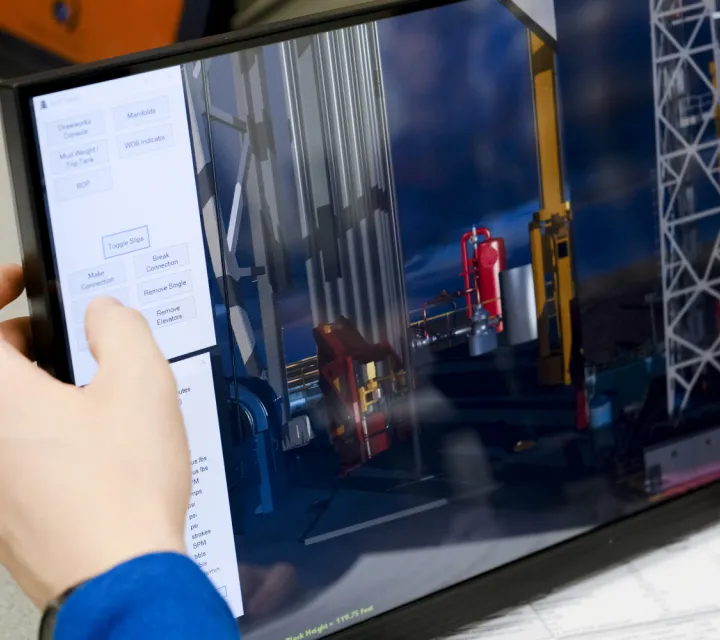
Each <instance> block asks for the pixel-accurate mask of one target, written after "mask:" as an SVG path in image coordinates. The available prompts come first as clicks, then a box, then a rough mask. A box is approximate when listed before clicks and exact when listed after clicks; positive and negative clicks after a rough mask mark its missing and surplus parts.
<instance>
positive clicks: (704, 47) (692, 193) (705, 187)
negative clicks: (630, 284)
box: [650, 0, 720, 415]
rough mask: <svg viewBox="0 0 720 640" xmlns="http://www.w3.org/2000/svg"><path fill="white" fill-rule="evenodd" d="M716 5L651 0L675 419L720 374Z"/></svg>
mask: <svg viewBox="0 0 720 640" xmlns="http://www.w3.org/2000/svg"><path fill="white" fill-rule="evenodd" d="M717 3H718V0H699V1H698V0H650V22H651V37H652V64H653V83H654V100H655V104H654V106H655V135H656V146H657V181H658V188H657V197H658V217H659V231H660V255H661V279H662V289H663V313H664V332H665V348H666V369H667V406H668V413H669V414H670V415H674V414H677V413H678V412H682V410H683V409H684V408H685V407H686V406H687V403H688V401H689V400H690V398H691V397H692V394H693V392H694V391H695V390H696V388H698V385H699V383H700V381H701V380H702V378H703V376H704V375H705V374H706V373H707V372H709V371H710V369H712V368H714V369H716V370H717V371H718V372H720V335H719V334H718V330H717V318H718V315H717V312H718V309H719V308H720V183H719V182H718V166H719V154H720V138H719V137H718V130H717V122H718V117H717V116H718V89H717V86H716V84H717V83H716V81H715V69H717V68H718V62H719V61H720V60H719V54H720V51H719V50H718V38H717V25H716V24H715V22H716V20H717V19H718V16H720V14H719V13H718V6H717ZM713 315H714V318H715V319H713Z"/></svg>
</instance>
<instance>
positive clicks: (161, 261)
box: [135, 243, 190, 278]
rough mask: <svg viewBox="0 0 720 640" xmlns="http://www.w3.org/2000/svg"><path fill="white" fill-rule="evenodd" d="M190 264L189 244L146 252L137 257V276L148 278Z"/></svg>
mask: <svg viewBox="0 0 720 640" xmlns="http://www.w3.org/2000/svg"><path fill="white" fill-rule="evenodd" d="M188 262H190V254H189V252H188V246H187V243H183V244H176V245H174V246H172V247H165V248H164V249H155V250H153V251H145V252H143V253H139V254H137V255H136V256H135V275H136V276H137V277H138V278H147V277H148V276H153V275H158V274H160V273H163V272H164V271H169V270H170V269H175V268H176V267H184V266H185V265H186V264H188Z"/></svg>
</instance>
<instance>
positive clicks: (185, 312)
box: [143, 298, 195, 330]
mask: <svg viewBox="0 0 720 640" xmlns="http://www.w3.org/2000/svg"><path fill="white" fill-rule="evenodd" d="M143 314H144V315H145V317H146V318H147V320H148V322H149V323H150V328H151V329H153V330H155V329H163V328H165V327H170V326H173V325H176V324H180V323H181V322H185V321H186V320H192V319H193V318H194V317H195V298H184V299H182V300H178V301H177V302H166V303H165V304H163V305H160V306H158V307H153V308H152V309H148V310H147V311H143Z"/></svg>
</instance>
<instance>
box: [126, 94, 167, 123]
mask: <svg viewBox="0 0 720 640" xmlns="http://www.w3.org/2000/svg"><path fill="white" fill-rule="evenodd" d="M114 115H115V127H116V128H117V129H124V128H126V127H128V126H138V125H139V126H142V125H144V124H150V123H151V122H157V121H159V120H166V119H167V118H169V117H170V105H169V103H168V99H167V96H160V97H159V98H151V99H150V100H143V101H142V102H134V103H133V104H127V105H124V106H122V107H117V108H116V109H115V110H114Z"/></svg>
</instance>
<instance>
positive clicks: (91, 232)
mask: <svg viewBox="0 0 720 640" xmlns="http://www.w3.org/2000/svg"><path fill="white" fill-rule="evenodd" d="M588 2H589V0H587V1H585V0H582V1H580V0H579V4H578V7H580V5H583V6H585V5H587V4H588ZM516 4H517V5H518V7H519V9H520V10H522V6H521V5H523V4H527V5H528V8H527V12H528V15H527V18H528V20H524V21H520V20H518V19H517V15H516V14H514V13H511V12H509V11H508V10H507V8H506V7H505V6H503V5H502V4H501V3H498V2H496V1H495V0H468V1H466V2H461V3H458V4H455V5H452V6H445V7H442V8H437V9H433V10H428V11H424V12H419V13H415V14H412V15H406V16H403V17H397V18H394V19H390V20H385V21H380V22H377V23H372V24H364V25H360V26H356V27H351V28H346V29H342V30H338V31H332V32H328V33H322V34H318V35H314V36H307V37H302V38H299V39H295V40H290V41H287V42H282V43H280V44H275V45H268V46H265V47H261V48H253V49H246V50H242V51H238V52H235V53H231V54H228V55H223V56H220V57H215V58H211V59H203V60H196V61H193V62H190V63H187V64H183V65H181V66H175V67H171V68H166V69H161V70H157V71H152V72H148V73H143V74H137V75H132V76H130V77H125V78H122V79H118V80H113V81H109V82H103V83H98V84H94V85H87V86H82V87H77V88H73V89H68V90H66V91H62V92H58V93H53V94H50V95H43V96H39V97H37V98H35V99H34V102H33V112H34V118H35V125H36V132H37V143H38V147H39V150H40V156H41V160H42V177H43V181H44V186H45V196H46V202H47V214H48V215H47V217H48V223H49V230H50V234H51V238H52V244H53V251H54V259H55V268H56V272H57V274H58V279H59V284H60V292H59V293H60V297H61V303H62V312H63V318H64V328H65V337H66V340H67V345H68V351H69V353H70V356H71V360H72V362H71V364H72V371H73V374H74V381H75V382H76V383H77V384H78V385H84V384H87V383H88V382H90V381H91V380H92V377H93V375H94V373H95V370H96V365H95V362H94V361H93V358H92V356H91V354H90V352H89V350H88V348H87V342H86V339H85V334H84V326H83V324H84V314H85V310H86V308H87V304H88V302H89V301H90V300H91V299H92V298H93V297H95V296H98V295H111V296H114V297H116V298H117V299H118V300H120V301H121V302H123V303H124V304H126V305H129V306H131V307H135V308H137V309H139V310H140V311H141V312H142V313H143V314H144V316H145V317H146V318H147V320H148V322H149V324H150V326H151V328H152V330H153V333H154V335H155V337H156V339H157V341H158V344H159V345H160V347H161V348H162V350H163V353H164V354H165V355H166V357H167V358H168V360H169V361H170V362H171V366H172V368H173V371H174V373H175V376H176V379H177V386H178V399H179V402H180V403H181V407H182V411H183V415H184V417H185V422H186V428H187V430H188V435H189V439H190V446H191V450H192V460H193V466H192V474H193V476H192V477H193V495H192V501H191V504H190V505H189V509H188V520H187V547H188V553H189V554H190V555H191V557H192V558H194V559H195V561H196V562H198V564H199V565H200V566H201V567H202V568H203V569H204V570H205V571H206V573H207V574H208V576H209V577H210V578H211V580H213V582H214V584H215V585H216V586H217V588H218V590H219V591H220V592H221V593H222V594H223V596H224V597H225V598H226V599H227V601H228V604H229V606H230V607H231V609H232V610H233V612H234V614H235V615H236V616H237V617H238V624H239V627H240V630H241V632H242V634H243V636H244V637H247V638H252V639H253V640H265V639H277V638H288V639H289V638H293V639H294V638H310V637H319V636H324V635H329V634H331V633H333V632H335V631H338V630H341V629H343V628H345V627H347V626H349V625H353V624H355V623H358V622H361V621H363V620H365V619H368V618H369V617H371V616H374V615H376V614H379V613H381V612H383V611H387V610H389V609H392V608H395V607H398V606H400V605H403V604H405V603H407V602H410V601H412V600H415V599H417V598H420V597H422V596H425V595H427V594H429V593H432V592H434V591H437V590H439V589H442V588H444V587H447V586H450V585H453V584H455V583H457V582H458V581H461V580H465V579H467V578H470V577H472V576H475V575H478V574H480V573H482V572H485V571H488V570H489V569H492V568H494V567H497V566H499V565H502V564H504V563H507V562H510V561H512V560H514V559H517V558H518V557H521V556H523V555H526V554H529V553H532V552H534V551H537V550H538V549H542V548H544V547H546V546H548V545H552V544H555V543H557V542H560V541H562V540H565V539H568V538H569V537H571V536H574V535H577V534H578V533H581V532H583V531H587V530H588V529H590V528H593V527H596V526H598V525H600V524H602V523H605V522H608V521H610V520H613V519H615V518H618V517H622V516H624V515H626V514H628V513H631V512H634V511H636V510H638V509H641V508H643V507H645V506H646V505H648V504H650V503H651V502H654V501H657V500H658V499H662V498H665V497H667V496H670V495H673V494H676V493H679V492H683V491H686V490H687V489H688V488H690V487H692V486H695V485H697V484H702V483H706V482H709V481H711V480H713V479H714V478H715V477H716V475H717V473H718V470H720V466H719V465H718V462H719V461H720V449H718V448H717V447H718V444H717V443H720V433H718V432H716V431H715V429H716V425H717V424H718V419H720V408H719V407H720V406H719V405H718V403H717V398H718V397H720V393H718V391H720V389H719V387H720V376H719V375H718V374H717V373H716V372H717V371H718V370H720V365H718V364H717V362H716V360H717V353H716V351H717V349H716V346H717V335H718V326H719V325H718V320H717V319H718V317H720V316H719V315H718V300H719V299H720V294H718V293H717V292H716V291H715V287H716V282H715V280H716V279H717V269H716V266H717V264H716V254H717V251H716V249H717V238H718V231H719V230H720V227H717V228H716V227H715V226H713V224H714V221H715V220H716V219H718V220H720V218H718V216H717V215H716V214H717V212H718V211H720V202H716V200H717V199H718V195H717V194H718V192H720V191H719V190H718V189H715V190H713V189H708V188H706V187H707V185H705V186H703V185H694V183H692V180H696V179H698V177H700V178H701V177H702V176H710V177H712V176H713V175H715V174H716V168H713V167H712V166H711V165H713V163H714V164H717V154H714V156H713V154H709V155H708V158H709V159H708V163H709V164H708V167H710V168H709V169H708V171H707V172H697V171H696V172H685V173H683V166H684V165H683V162H684V161H680V160H676V159H677V158H680V157H681V153H682V151H683V149H684V147H682V145H679V143H678V145H676V146H675V147H674V146H673V145H672V144H671V143H670V142H668V140H671V139H672V138H671V137H668V136H663V137H662V140H661V142H662V144H661V145H660V146H659V147H658V146H656V142H655V137H654V133H653V132H654V131H655V129H654V128H653V127H645V128H643V127H642V126H640V125H639V124H638V126H637V127H635V126H634V125H633V127H631V129H632V131H633V132H634V133H633V136H635V137H634V138H633V144H632V149H631V150H630V151H628V149H629V146H628V145H627V138H628V136H627V131H628V129H627V126H626V125H627V123H628V122H635V120H633V118H636V119H637V122H641V120H642V118H646V119H647V118H652V117H653V113H654V111H653V99H654V98H653V96H654V93H653V81H652V77H653V76H652V73H650V71H649V70H650V67H651V63H653V61H655V62H656V63H657V64H659V65H663V64H665V62H664V61H666V60H676V61H677V60H681V58H682V57H677V56H676V57H675V58H673V57H672V56H670V55H669V54H668V55H665V54H662V55H659V57H658V56H656V57H655V58H654V57H653V55H655V54H654V53H653V49H652V47H651V46H650V42H649V41H648V42H647V43H646V44H647V49H642V48H641V47H640V43H641V42H643V40H642V38H640V37H637V38H635V37H632V38H628V36H627V34H628V33H630V32H632V33H638V34H639V33H640V31H641V27H642V29H645V28H646V26H647V25H649V20H650V16H649V14H648V13H647V9H648V8H647V6H646V5H647V3H645V4H643V7H644V8H643V11H642V12H639V13H638V15H633V16H631V15H630V13H632V12H631V11H630V10H628V12H627V13H625V14H622V16H618V17H617V20H619V21H620V23H619V24H618V25H617V26H618V29H619V30H618V33H623V34H625V35H624V36H623V42H625V41H626V40H628V39H629V40H632V42H634V43H637V47H636V49H633V54H632V59H627V60H624V59H622V55H624V54H622V55H621V53H620V52H621V51H623V50H624V49H623V48H622V47H617V46H615V45H613V44H612V42H614V41H613V40H612V38H611V37H610V36H608V38H607V41H606V39H604V38H603V37H600V36H598V37H599V38H600V40H599V41H598V42H597V47H602V46H605V45H606V44H607V46H608V47H609V49H608V52H607V55H606V56H605V55H604V56H600V57H597V58H596V57H593V58H592V60H590V59H585V58H582V56H579V55H575V53H576V45H577V43H578V42H580V41H582V42H584V41H585V40H587V39H588V38H590V37H591V36H592V35H593V34H595V31H593V30H592V29H590V31H589V32H588V33H587V34H585V35H584V36H582V37H581V31H582V30H581V26H582V25H585V24H586V22H587V24H588V25H592V24H596V23H595V22H592V20H591V19H590V18H592V16H596V14H595V13H592V12H591V11H590V12H589V13H583V12H582V11H581V9H582V7H580V8H579V9H577V10H578V11H581V14H577V15H576V14H572V15H573V16H576V17H577V16H581V17H582V16H584V17H585V18H586V19H587V20H585V21H583V20H580V19H579V18H578V19H577V20H576V19H570V17H569V15H568V16H565V15H564V14H563V15H558V16H557V31H556V21H555V19H554V18H553V19H549V18H548V16H550V18H552V16H553V15H554V14H553V11H552V2H549V1H548V2H546V3H545V5H546V9H547V8H549V13H548V11H540V12H535V10H534V9H533V8H532V7H535V8H537V7H538V6H540V5H541V4H542V3H537V2H536V3H523V2H520V1H519V0H518V2H517V3H516ZM586 9H587V7H586ZM588 11H589V9H588ZM588 16H590V17H588ZM596 17H597V16H596ZM608 20H610V18H609V17H608ZM528 24H530V25H534V26H533V30H528V26H527V25H528ZM603 24H605V23H603ZM679 24H680V23H678V25H679ZM678 25H675V26H673V25H670V26H669V27H668V29H675V30H677V29H679V28H680V27H679V26H678ZM598 29H599V27H598ZM623 29H625V30H624V31H623ZM633 30H634V31H633ZM598 33H604V32H602V31H598ZM613 33H614V32H613ZM643 33H645V31H643ZM673 33H674V32H673ZM699 33H705V32H699ZM558 34H559V35H558ZM556 36H558V37H557V42H555V37H556ZM643 37H644V36H643ZM697 37H700V36H697ZM678 38H679V36H678ZM678 42H680V40H678ZM563 43H566V46H564V45H563ZM573 43H575V44H573ZM555 45H557V48H555ZM568 50H569V52H568ZM595 50H596V48H595V47H593V48H592V51H595ZM702 51H706V52H707V51H709V49H707V48H705V49H702V47H701V52H702ZM656 53H657V52H656ZM703 55H705V54H703ZM643 56H644V57H643ZM708 56H709V57H708ZM711 57H712V56H710V54H707V56H706V58H707V59H702V60H700V61H699V62H696V63H695V64H694V66H693V67H692V69H691V71H694V72H696V71H697V69H708V73H709V69H710V62H711V61H712V60H711ZM580 61H582V64H580ZM604 61H608V62H607V63H606V62H604ZM609 61H612V64H611V63H610V62H609ZM641 62H642V64H640V63H641ZM706 63H707V64H706ZM603 64H607V65H610V66H609V67H608V68H605V67H602V65H603ZM683 64H684V63H683ZM590 65H596V66H597V65H600V68H599V69H595V67H592V68H593V69H595V71H596V73H590V72H589V71H587V68H589V66H590ZM618 69H622V70H623V73H625V74H626V75H627V76H628V78H629V80H628V82H627V83H626V84H624V85H622V86H632V87H633V91H632V96H628V95H626V94H624V93H622V92H615V91H607V92H604V93H603V94H602V95H603V96H612V100H614V101H615V102H613V104H611V105H608V104H602V101H600V102H598V100H600V93H597V92H595V93H593V91H590V89H591V88H592V87H588V84H587V83H590V84H592V83H595V82H599V81H600V80H601V79H602V78H605V77H607V78H614V77H615V75H614V74H615V72H616V71H617V70H618ZM643 70H645V71H647V73H645V71H643ZM586 71H587V72H586ZM559 72H562V74H560V73H559ZM688 73H689V72H688ZM628 74H629V75H628ZM680 75H682V74H680ZM560 76H562V78H561V82H560V81H559V78H560ZM660 76H661V77H663V78H666V80H667V82H670V83H671V84H672V82H675V80H674V79H673V78H677V77H678V75H677V74H675V75H673V74H672V73H668V74H664V75H663V74H660ZM590 78H592V81H591V80H590ZM708 78H709V76H708ZM678 82H679V81H678ZM713 82H714V80H713V79H709V80H708V83H707V86H708V87H711V86H713ZM681 84H682V83H681ZM593 86H594V85H593ZM678 86H680V85H678ZM703 86H705V85H704V84H702V83H693V82H686V83H685V84H683V85H682V87H684V89H683V90H684V91H689V88H692V87H695V88H696V89H700V88H702V87H703ZM682 87H680V88H682ZM680 88H678V87H674V86H672V87H670V86H669V87H667V90H668V92H670V93H672V92H673V91H676V90H677V91H680ZM673 95H675V94H673ZM561 99H562V100H561ZM608 99H610V98H608ZM703 100H704V99H701V98H698V99H697V100H696V99H695V98H693V99H690V98H688V100H687V101H686V102H685V103H683V104H685V106H684V107H683V109H685V110H684V111H682V114H684V115H682V116H681V117H679V116H678V117H676V116H677V113H676V112H675V111H673V112H672V113H668V114H665V115H663V116H662V118H660V119H659V120H658V122H661V123H663V122H670V123H671V124H672V127H673V129H674V130H676V131H686V132H689V133H692V132H693V131H694V132H695V134H694V135H695V136H696V138H697V136H700V137H699V138H697V139H698V140H700V142H699V143H698V144H700V145H704V146H702V148H703V149H705V148H707V149H713V148H715V147H714V146H713V145H716V144H720V142H718V141H717V139H716V131H717V130H716V128H715V127H714V126H708V122H709V121H710V120H712V119H713V118H714V117H715V115H714V112H713V107H712V105H713V104H714V103H713V101H712V99H711V100H710V102H707V101H705V102H704V101H703ZM561 101H562V109H561V108H560V107H561ZM707 104H709V105H710V106H709V107H707V108H706V110H705V111H703V106H702V105H706V106H707ZM693 109H695V111H693ZM698 109H699V111H698ZM696 111H697V112H698V113H699V114H700V115H697V114H696V115H693V113H695V112H696ZM561 114H562V117H561ZM673 114H674V115H673ZM696 116H697V117H696ZM658 117H659V116H658ZM588 118H589V120H588ZM672 118H676V120H677V121H676V120H672ZM642 122H646V120H642ZM647 122H650V120H647ZM647 122H646V124H647ZM673 123H674V124H673ZM693 127H694V129H693ZM598 132H600V133H598ZM643 132H645V133H643ZM538 133H539V134H540V135H537V134H538ZM561 134H562V135H561ZM563 136H564V139H563ZM703 136H704V137H703ZM663 145H665V146H663ZM666 147H667V148H666ZM698 148H700V147H698ZM658 149H659V151H658ZM624 153H625V154H631V155H632V158H631V161H630V160H628V157H627V155H623V154H624ZM657 153H661V155H662V158H664V160H662V162H660V164H657ZM703 157H704V156H703ZM623 158H624V160H623ZM713 158H714V159H713ZM626 161H627V162H626ZM538 163H539V164H540V171H538ZM658 166H660V167H663V172H664V173H662V175H658V174H657V171H658V169H657V167H658ZM628 167H632V168H633V172H630V173H628V171H629V169H628ZM641 174H642V175H641ZM628 176H631V178H632V179H631V178H630V177H628ZM633 176H634V177H633ZM643 176H644V177H643ZM655 178H657V180H655ZM678 181H681V182H682V181H685V182H682V184H683V185H686V186H687V185H690V186H687V188H685V187H683V188H682V189H680V188H679V187H678V190H677V193H675V192H674V191H673V188H674V187H673V185H677V184H680V183H679V182H678ZM691 187H692V188H691ZM688 189H690V191H688ZM673 193H674V195H673ZM683 225H685V226H683ZM687 225H689V226H687ZM690 227H692V229H690ZM688 229H689V230H688ZM685 230H688V231H687V233H685ZM681 232H682V233H681ZM663 274H664V276H663ZM528 615H530V614H528ZM532 616H535V618H537V620H536V619H535V618H533V620H532V621H531V620H528V625H529V626H528V629H531V630H534V631H532V633H536V636H532V637H533V638H535V637H536V638H537V640H541V638H543V639H544V638H546V637H548V636H547V635H542V634H544V633H546V632H547V630H548V629H550V628H554V627H553V624H555V623H556V621H555V622H553V621H551V620H546V619H543V618H542V616H543V614H542V612H535V613H533V614H532ZM532 616H531V617H532ZM581 630H582V629H581ZM498 633H499V634H501V633H503V632H502V631H498ZM530 633H531V631H528V634H530ZM548 633H549V632H548ZM578 633H579V631H578ZM489 634H490V635H488V638H490V639H493V638H495V637H498V638H499V637H500V636H499V635H498V636H493V632H489ZM528 637H531V636H530V635H528Z"/></svg>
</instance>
